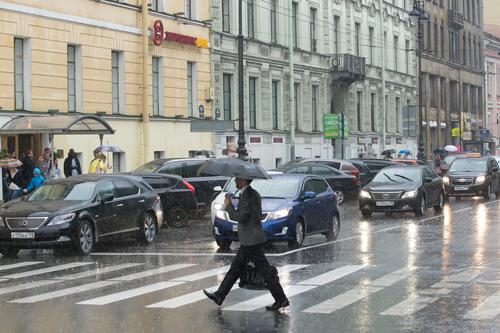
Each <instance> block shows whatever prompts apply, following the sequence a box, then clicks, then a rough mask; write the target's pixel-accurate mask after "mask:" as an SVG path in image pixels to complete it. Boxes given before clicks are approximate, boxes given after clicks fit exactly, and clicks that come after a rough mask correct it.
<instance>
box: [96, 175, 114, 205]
mask: <svg viewBox="0 0 500 333" xmlns="http://www.w3.org/2000/svg"><path fill="white" fill-rule="evenodd" d="M109 195H111V196H115V185H113V182H112V181H110V180H107V181H104V182H103V183H102V184H101V186H100V187H99V194H98V195H97V200H98V201H102V199H103V198H104V197H107V196H109Z"/></svg>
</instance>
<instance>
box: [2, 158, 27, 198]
mask: <svg viewBox="0 0 500 333" xmlns="http://www.w3.org/2000/svg"><path fill="white" fill-rule="evenodd" d="M22 165H23V163H22V162H21V161H19V160H17V159H12V158H7V159H1V160H0V167H2V168H5V169H7V170H8V172H6V175H5V177H4V178H5V181H6V184H5V185H6V187H5V188H4V191H6V192H5V194H4V197H5V199H6V200H5V201H6V202H7V201H10V200H14V199H17V198H19V197H20V196H21V195H22V188H23V186H24V182H23V175H22V173H21V171H20V169H19V168H20V167H21V166H22Z"/></svg>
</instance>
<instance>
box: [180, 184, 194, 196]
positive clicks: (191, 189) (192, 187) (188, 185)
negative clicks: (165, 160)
mask: <svg viewBox="0 0 500 333" xmlns="http://www.w3.org/2000/svg"><path fill="white" fill-rule="evenodd" d="M182 182H183V183H184V185H185V186H186V187H187V188H188V190H190V191H191V193H193V195H195V194H196V191H195V189H194V186H193V185H191V184H189V183H188V182H187V181H185V180H183V181H182Z"/></svg>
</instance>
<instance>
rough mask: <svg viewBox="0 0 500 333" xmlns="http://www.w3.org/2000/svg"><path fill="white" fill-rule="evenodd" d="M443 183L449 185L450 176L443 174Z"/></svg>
mask: <svg viewBox="0 0 500 333" xmlns="http://www.w3.org/2000/svg"><path fill="white" fill-rule="evenodd" d="M443 183H444V184H445V185H449V184H450V177H448V176H444V177H443Z"/></svg>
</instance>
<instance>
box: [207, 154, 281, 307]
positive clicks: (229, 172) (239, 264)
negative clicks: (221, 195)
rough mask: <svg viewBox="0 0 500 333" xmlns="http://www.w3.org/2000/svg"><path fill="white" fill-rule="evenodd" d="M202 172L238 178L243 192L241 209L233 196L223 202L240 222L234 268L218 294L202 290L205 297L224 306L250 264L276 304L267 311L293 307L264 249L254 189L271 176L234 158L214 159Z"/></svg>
mask: <svg viewBox="0 0 500 333" xmlns="http://www.w3.org/2000/svg"><path fill="white" fill-rule="evenodd" d="M200 173H204V174H212V175H220V176H228V177H236V180H235V181H236V187H237V188H238V191H240V196H239V203H238V208H235V207H234V206H233V203H232V201H231V197H230V195H226V198H225V199H224V203H225V205H226V211H227V212H228V214H229V217H230V218H231V220H233V221H237V222H238V239H239V241H240V243H241V246H240V248H239V249H238V252H237V253H236V257H234V259H233V262H232V264H231V268H230V269H229V271H228V272H227V274H226V276H225V277H224V280H223V281H222V283H221V284H220V286H219V288H218V289H217V291H215V292H210V291H208V290H203V292H204V293H205V295H206V296H207V297H208V298H209V299H211V300H212V301H214V302H215V304H217V305H219V306H220V305H222V303H223V302H224V299H225V298H226V295H227V294H228V293H229V291H230V290H231V288H232V287H233V285H234V284H235V283H236V281H237V280H238V278H240V277H241V276H243V274H244V273H245V267H246V265H247V263H248V262H249V261H251V262H252V263H253V264H254V266H255V269H256V270H257V271H258V272H259V273H260V274H262V276H263V278H264V281H265V283H266V286H267V287H268V288H269V291H270V292H271V295H272V296H273V298H274V300H275V302H274V304H272V305H268V306H266V309H267V310H278V309H280V308H285V307H287V306H289V305H290V303H289V301H288V299H287V297H286V295H285V292H284V291H283V288H282V287H281V284H280V282H279V278H278V274H277V272H276V271H275V269H274V268H273V266H271V265H270V264H269V262H268V261H267V258H266V256H265V255H264V251H263V249H262V246H263V245H264V244H265V243H266V241H267V237H266V234H265V233H264V231H263V230H262V225H261V215H262V206H261V197H260V195H259V193H258V192H257V191H255V190H254V189H253V188H252V187H251V186H250V184H251V182H252V180H253V179H256V178H261V179H269V178H270V176H269V175H268V174H267V173H266V172H265V171H264V170H263V169H262V168H261V167H260V166H258V165H255V164H252V163H250V162H246V161H243V160H240V159H235V158H224V159H214V160H210V161H207V162H206V163H205V164H204V165H203V166H202V167H201V168H200Z"/></svg>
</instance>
